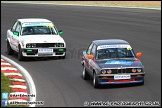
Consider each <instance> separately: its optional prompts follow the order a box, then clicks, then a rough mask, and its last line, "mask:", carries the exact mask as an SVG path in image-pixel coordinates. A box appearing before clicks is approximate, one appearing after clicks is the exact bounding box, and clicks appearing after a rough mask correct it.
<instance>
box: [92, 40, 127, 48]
mask: <svg viewBox="0 0 162 108" xmlns="http://www.w3.org/2000/svg"><path fill="white" fill-rule="evenodd" d="M93 43H95V44H96V45H97V46H99V45H114V44H129V43H128V42H127V41H125V40H122V39H104V40H94V41H93Z"/></svg>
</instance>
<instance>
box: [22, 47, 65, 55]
mask: <svg viewBox="0 0 162 108" xmlns="http://www.w3.org/2000/svg"><path fill="white" fill-rule="evenodd" d="M47 49H49V48H47ZM50 49H53V51H52V52H44V53H42V52H41V53H39V52H38V48H26V49H22V55H23V56H24V57H52V56H65V55H66V48H50ZM60 49H62V50H61V51H60Z"/></svg>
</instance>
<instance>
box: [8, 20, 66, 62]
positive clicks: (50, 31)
mask: <svg viewBox="0 0 162 108" xmlns="http://www.w3.org/2000/svg"><path fill="white" fill-rule="evenodd" d="M62 33H63V31H62V30H59V31H58V30H57V28H56V26H55V25H54V24H53V22H51V21H50V20H48V19H43V18H25V19H17V21H15V23H14V24H13V26H12V27H11V28H10V29H9V30H7V39H6V41H7V54H8V55H12V54H14V51H15V52H18V60H19V61H22V60H24V58H26V57H52V56H58V57H60V58H63V59H64V58H65V56H66V43H65V41H64V39H63V38H62V37H61V36H60V35H61V34H62Z"/></svg>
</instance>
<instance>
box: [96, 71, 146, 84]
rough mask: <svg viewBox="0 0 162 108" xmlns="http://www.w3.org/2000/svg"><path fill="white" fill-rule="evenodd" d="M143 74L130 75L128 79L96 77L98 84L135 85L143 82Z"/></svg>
mask: <svg viewBox="0 0 162 108" xmlns="http://www.w3.org/2000/svg"><path fill="white" fill-rule="evenodd" d="M144 75H145V74H144V73H141V74H132V75H130V76H131V77H130V79H117V80H115V79H114V76H113V75H112V76H98V82H99V84H103V85H104V84H135V83H143V82H144Z"/></svg>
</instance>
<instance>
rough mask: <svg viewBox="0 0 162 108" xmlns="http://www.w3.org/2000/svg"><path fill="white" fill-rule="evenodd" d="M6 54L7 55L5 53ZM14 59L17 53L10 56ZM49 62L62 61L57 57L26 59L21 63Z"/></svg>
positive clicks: (16, 57)
mask: <svg viewBox="0 0 162 108" xmlns="http://www.w3.org/2000/svg"><path fill="white" fill-rule="evenodd" d="M6 54H7V53H6ZM10 56H12V57H13V58H15V59H18V53H16V52H14V54H13V55H10ZM49 60H62V59H61V58H59V57H26V58H24V60H23V62H31V61H49Z"/></svg>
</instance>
